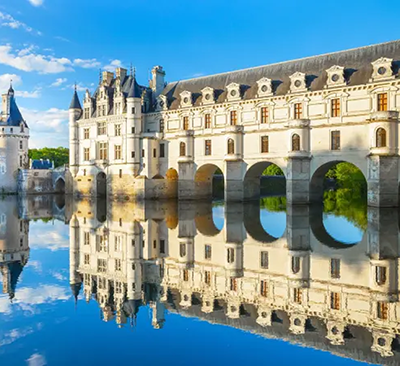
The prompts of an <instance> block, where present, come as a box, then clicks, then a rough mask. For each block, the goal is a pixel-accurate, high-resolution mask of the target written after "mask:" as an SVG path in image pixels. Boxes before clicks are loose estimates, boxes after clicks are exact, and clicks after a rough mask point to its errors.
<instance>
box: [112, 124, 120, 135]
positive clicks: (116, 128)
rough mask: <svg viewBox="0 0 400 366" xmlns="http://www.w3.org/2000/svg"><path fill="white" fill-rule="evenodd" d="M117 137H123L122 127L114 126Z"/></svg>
mask: <svg viewBox="0 0 400 366" xmlns="http://www.w3.org/2000/svg"><path fill="white" fill-rule="evenodd" d="M114 130H115V136H121V125H114Z"/></svg>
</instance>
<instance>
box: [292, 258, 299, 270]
mask: <svg viewBox="0 0 400 366" xmlns="http://www.w3.org/2000/svg"><path fill="white" fill-rule="evenodd" d="M299 271H300V257H292V273H293V274H296V273H299Z"/></svg>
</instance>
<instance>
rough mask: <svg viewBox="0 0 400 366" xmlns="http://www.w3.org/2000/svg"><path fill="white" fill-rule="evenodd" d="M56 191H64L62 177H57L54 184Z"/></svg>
mask: <svg viewBox="0 0 400 366" xmlns="http://www.w3.org/2000/svg"><path fill="white" fill-rule="evenodd" d="M55 191H56V193H65V180H64V178H63V177H58V179H57V180H56V184H55Z"/></svg>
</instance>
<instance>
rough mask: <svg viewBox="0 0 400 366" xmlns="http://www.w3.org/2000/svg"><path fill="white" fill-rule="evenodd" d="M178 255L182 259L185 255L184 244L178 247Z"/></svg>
mask: <svg viewBox="0 0 400 366" xmlns="http://www.w3.org/2000/svg"><path fill="white" fill-rule="evenodd" d="M179 255H180V256H181V258H183V257H184V256H185V255H186V244H180V245H179Z"/></svg>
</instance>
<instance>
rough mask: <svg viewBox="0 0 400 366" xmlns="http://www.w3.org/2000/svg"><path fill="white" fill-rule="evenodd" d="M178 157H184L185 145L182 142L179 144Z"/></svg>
mask: <svg viewBox="0 0 400 366" xmlns="http://www.w3.org/2000/svg"><path fill="white" fill-rule="evenodd" d="M179 156H186V144H185V143H184V142H181V143H180V144H179Z"/></svg>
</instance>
